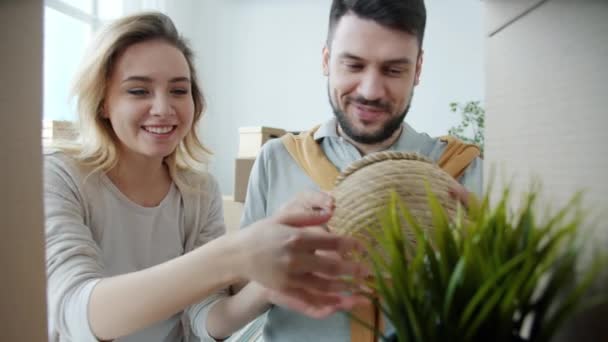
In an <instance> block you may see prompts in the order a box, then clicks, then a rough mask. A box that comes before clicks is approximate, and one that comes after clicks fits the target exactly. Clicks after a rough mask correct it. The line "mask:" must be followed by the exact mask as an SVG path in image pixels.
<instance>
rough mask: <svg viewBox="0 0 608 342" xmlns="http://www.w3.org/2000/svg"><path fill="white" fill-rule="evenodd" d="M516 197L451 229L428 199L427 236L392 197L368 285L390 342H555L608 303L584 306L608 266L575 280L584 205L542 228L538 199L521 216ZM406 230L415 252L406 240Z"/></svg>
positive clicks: (485, 207) (530, 199)
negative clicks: (576, 320) (569, 322)
mask: <svg viewBox="0 0 608 342" xmlns="http://www.w3.org/2000/svg"><path fill="white" fill-rule="evenodd" d="M509 197H510V196H509V192H508V191H505V192H504V193H503V195H502V198H501V199H500V201H499V203H498V205H497V206H496V207H495V208H490V205H489V199H488V196H486V197H485V198H484V199H483V200H482V201H481V202H477V201H474V200H473V203H470V204H469V209H467V210H466V211H467V212H466V215H465V212H464V210H460V212H459V214H458V215H457V217H456V218H454V219H451V218H449V217H448V216H447V214H446V212H445V211H444V210H443V208H442V206H441V205H440V204H439V201H438V200H437V198H436V197H435V196H434V195H433V194H432V193H430V192H429V195H428V201H429V207H430V209H431V212H432V214H433V220H434V221H433V229H432V232H428V233H427V232H423V231H422V229H421V227H420V226H419V225H418V223H417V222H416V219H415V218H413V217H412V215H410V213H409V212H408V210H407V208H405V207H404V205H403V204H402V202H401V201H400V200H399V198H398V196H397V195H396V194H395V193H393V195H392V196H391V200H390V203H388V205H387V206H386V208H384V209H383V211H382V212H381V214H380V215H379V223H380V224H381V226H382V228H383V230H382V231H381V232H379V233H377V235H376V236H375V238H376V239H377V241H378V242H379V244H380V246H381V249H376V250H370V257H371V260H372V264H373V271H374V274H375V277H374V278H375V280H373V281H371V282H370V283H369V284H367V285H368V287H369V288H371V289H372V290H373V292H375V293H376V294H377V297H375V296H371V295H370V296H369V297H370V299H372V300H373V301H374V302H375V304H376V305H377V306H378V307H379V308H380V310H381V311H382V312H383V313H384V314H385V315H386V317H388V319H389V320H390V321H391V322H392V324H393V325H394V327H395V330H396V335H395V336H394V337H393V338H390V339H389V337H387V336H381V337H382V338H383V340H384V341H399V342H406V341H408V342H409V341H424V342H434V341H456V342H458V341H497V342H499V341H505V342H506V341H509V342H510V341H549V340H550V338H551V337H552V336H553V335H554V333H555V332H556V331H557V328H558V327H559V326H560V325H561V324H562V323H563V322H564V320H565V319H566V318H568V317H569V316H570V315H572V314H574V313H576V312H577V310H582V309H583V308H585V306H586V305H592V304H597V303H598V301H604V300H605V299H606V298H605V297H601V298H599V297H598V298H594V299H589V298H587V297H585V300H583V298H584V297H583V296H584V295H585V294H586V292H587V290H588V289H589V287H590V286H591V285H592V282H593V280H594V279H595V277H596V276H597V275H598V273H599V272H600V270H601V268H602V267H603V265H606V263H605V261H606V260H605V259H602V258H600V257H597V258H594V262H593V264H592V265H591V267H590V268H589V269H588V270H586V271H584V272H583V273H582V274H581V275H580V277H576V276H575V275H576V274H577V272H576V267H577V262H578V260H579V256H580V255H581V247H582V244H583V241H582V239H581V236H580V234H579V227H580V226H581V222H582V220H583V217H584V215H583V214H582V211H581V210H580V206H579V204H580V196H575V197H574V198H573V199H572V200H571V201H570V203H568V205H566V206H565V207H564V208H563V209H561V210H560V211H559V212H557V213H556V214H554V215H552V216H550V217H549V218H548V220H547V221H546V222H544V223H538V222H537V219H536V217H537V216H538V215H537V214H538V212H537V211H536V209H535V208H536V207H535V202H536V201H537V192H532V193H530V194H529V195H527V197H526V201H525V204H524V205H523V207H522V209H521V210H520V211H518V212H516V213H514V214H509V210H508V202H509ZM406 223H407V225H408V226H409V227H411V229H413V230H414V232H415V234H416V240H417V242H416V244H415V245H414V244H413V243H411V242H408V241H407V240H406V239H405V236H404V233H403V229H402V227H403V225H404V224H406ZM406 260H407V262H406ZM353 319H357V318H356V317H353ZM525 321H529V322H528V323H529V327H528V328H529V329H527V332H523V331H524V330H526V329H525V328H524V322H525ZM377 333H378V334H379V335H380V333H379V332H377Z"/></svg>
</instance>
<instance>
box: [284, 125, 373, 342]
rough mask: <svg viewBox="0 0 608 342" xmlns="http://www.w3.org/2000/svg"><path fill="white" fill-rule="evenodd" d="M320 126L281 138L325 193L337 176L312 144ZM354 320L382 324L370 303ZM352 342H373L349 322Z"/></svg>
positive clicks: (363, 329)
mask: <svg viewBox="0 0 608 342" xmlns="http://www.w3.org/2000/svg"><path fill="white" fill-rule="evenodd" d="M318 128H319V126H317V127H315V128H313V129H311V130H310V131H307V132H302V133H300V134H298V135H294V134H286V135H283V136H282V137H281V141H282V142H283V146H285V148H286V149H287V152H289V154H290V155H291V157H292V158H293V159H294V160H295V161H296V163H298V165H299V166H300V167H301V168H302V170H304V172H306V174H307V175H308V176H309V177H310V178H311V179H312V180H313V181H314V182H315V183H316V184H317V185H318V186H319V187H320V188H321V189H322V190H324V191H331V190H332V189H333V188H334V185H335V181H336V178H338V176H339V175H340V172H339V171H338V169H337V168H336V166H335V165H334V164H332V163H331V162H330V161H329V159H327V156H326V155H325V153H324V152H323V149H321V146H319V144H318V143H317V142H316V141H315V139H314V135H315V132H316V131H317V129H318ZM351 313H352V314H353V315H354V316H355V317H357V318H358V319H360V320H363V321H364V322H366V323H367V324H369V325H370V326H373V327H375V328H381V326H382V320H381V318H382V317H381V316H380V312H379V310H378V309H377V308H376V307H375V306H374V305H373V304H372V303H371V302H370V303H368V304H364V305H361V306H359V307H357V308H355V309H354V310H353V311H352V312H351ZM350 336H351V342H375V341H376V337H375V335H374V332H373V331H371V330H369V329H368V328H367V327H365V326H363V325H361V324H359V323H358V322H357V321H355V320H351V322H350Z"/></svg>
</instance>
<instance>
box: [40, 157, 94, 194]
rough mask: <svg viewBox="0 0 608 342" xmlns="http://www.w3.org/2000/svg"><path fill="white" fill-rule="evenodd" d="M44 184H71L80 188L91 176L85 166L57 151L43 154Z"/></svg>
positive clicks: (88, 168)
mask: <svg viewBox="0 0 608 342" xmlns="http://www.w3.org/2000/svg"><path fill="white" fill-rule="evenodd" d="M43 163H44V177H45V180H44V181H45V184H48V185H51V184H55V183H61V184H64V185H65V184H71V185H72V186H75V187H80V186H81V185H82V184H84V181H85V179H89V178H90V176H92V170H91V168H90V167H88V166H85V165H84V164H83V163H81V162H80V161H79V160H77V159H76V158H75V157H74V156H72V155H71V154H70V153H67V152H65V151H62V150H59V149H48V150H45V151H44V152H43Z"/></svg>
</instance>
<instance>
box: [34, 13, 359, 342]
mask: <svg viewBox="0 0 608 342" xmlns="http://www.w3.org/2000/svg"><path fill="white" fill-rule="evenodd" d="M74 89H75V95H76V97H77V100H78V113H79V123H80V139H79V140H78V142H77V143H75V144H72V145H63V146H62V147H60V148H58V149H56V150H55V151H54V152H49V153H46V155H45V174H44V176H45V178H44V187H45V188H44V201H45V215H46V250H47V274H48V300H49V330H50V337H51V340H52V341H78V342H86V341H98V340H120V341H142V342H143V341H146V342H147V341H171V342H173V341H182V340H184V339H185V337H186V335H189V334H190V333H194V335H196V336H198V337H199V338H202V339H212V337H211V336H209V335H208V333H207V329H206V317H207V311H206V309H205V307H206V306H205V305H203V304H204V301H205V299H206V298H208V297H209V296H210V295H212V294H213V293H216V292H217V291H219V290H221V289H223V288H226V287H227V286H228V285H230V284H232V283H236V282H241V281H246V280H250V281H253V282H255V283H257V284H258V291H259V293H262V294H264V295H265V296H266V299H267V300H269V301H270V302H274V303H277V304H284V305H288V306H290V307H292V309H295V310H301V311H302V312H305V313H306V312H309V313H310V312H317V313H318V311H317V310H322V311H324V312H332V311H335V310H339V309H343V308H346V309H348V308H350V307H352V305H353V304H354V299H352V298H349V297H347V296H343V295H341V294H340V293H342V291H343V290H344V289H345V285H344V284H343V283H342V282H340V281H339V280H337V279H339V276H341V275H349V276H359V275H361V273H362V270H361V269H360V267H359V266H358V265H356V264H354V263H352V262H349V261H347V260H342V259H339V258H338V259H336V258H335V257H329V256H326V255H335V253H317V252H318V251H329V252H343V251H346V250H349V249H352V248H359V247H358V246H357V245H356V243H355V242H354V241H352V240H349V239H346V238H339V237H336V236H333V235H331V234H329V233H327V232H325V231H324V230H323V229H321V228H320V227H319V226H320V225H322V224H323V223H324V222H326V221H327V219H328V218H329V217H330V216H331V213H332V210H333V200H332V198H331V197H329V196H328V195H326V194H322V193H310V194H305V195H302V196H300V197H299V198H297V199H296V200H294V201H293V202H291V203H290V204H287V205H286V206H285V208H284V209H283V210H282V211H280V212H279V213H278V214H276V215H274V216H273V217H271V218H269V219H265V220H263V221H259V222H256V223H254V224H252V226H251V227H250V228H249V229H244V230H242V231H240V232H238V233H235V234H232V235H229V236H224V235H223V234H224V223H223V217H222V202H221V196H220V192H219V190H218V185H217V183H216V181H215V180H214V179H213V177H211V176H210V175H209V174H207V173H205V172H203V171H201V170H203V167H204V164H203V162H204V160H205V156H206V155H207V153H208V151H207V150H206V149H205V148H204V147H203V146H202V144H201V143H200V141H199V139H198V137H197V134H196V130H195V126H196V124H197V123H198V121H199V119H200V117H201V115H202V112H203V110H204V108H205V102H204V99H203V94H202V92H201V87H200V85H199V83H198V81H197V79H196V72H195V68H194V64H193V57H192V52H191V50H190V48H189V47H188V46H187V44H186V43H185V42H184V40H183V39H182V38H181V37H180V36H179V34H178V33H177V31H176V29H175V27H174V25H173V23H172V22H171V20H170V19H169V18H168V17H167V16H165V15H163V14H158V13H147V14H140V15H135V16H130V17H126V18H123V19H120V20H118V21H116V22H114V23H113V24H111V25H109V27H108V28H107V29H106V30H104V31H103V32H102V33H101V35H100V36H99V37H98V40H97V41H96V42H94V43H93V45H92V49H91V51H90V53H89V55H88V56H87V57H86V58H85V59H84V63H83V66H82V69H81V72H80V73H79V75H78V77H77V81H76V84H75V88H74ZM315 251H317V252H315ZM302 280H306V284H303V282H302ZM182 322H185V323H189V324H182ZM188 325H189V326H190V327H191V329H185V328H184V327H187V326H188Z"/></svg>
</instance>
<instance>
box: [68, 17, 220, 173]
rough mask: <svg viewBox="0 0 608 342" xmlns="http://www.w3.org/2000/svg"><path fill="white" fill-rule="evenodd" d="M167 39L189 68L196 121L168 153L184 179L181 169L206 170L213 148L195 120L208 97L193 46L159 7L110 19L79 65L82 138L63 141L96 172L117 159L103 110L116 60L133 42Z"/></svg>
mask: <svg viewBox="0 0 608 342" xmlns="http://www.w3.org/2000/svg"><path fill="white" fill-rule="evenodd" d="M149 40H163V41H165V42H167V43H169V44H171V45H173V46H174V47H175V48H177V49H178V50H180V51H181V52H182V53H183V55H184V57H185V58H186V61H187V62H188V66H189V68H190V79H191V93H192V98H193V100H194V118H193V121H192V127H191V128H190V130H189V132H188V133H187V135H186V136H185V137H184V139H183V140H182V141H181V142H180V144H179V146H178V147H177V148H176V150H175V151H173V153H171V154H170V155H169V156H167V157H166V158H165V163H166V164H167V167H168V169H169V172H170V174H171V177H172V178H173V180H174V181H175V182H178V183H180V182H181V183H182V184H183V181H184V179H180V177H179V172H178V171H181V170H191V171H195V172H196V171H202V170H203V169H205V165H206V161H207V157H208V156H209V154H210V151H209V150H208V149H207V148H205V147H204V146H203V144H202V143H201V141H200V140H199V138H198V136H197V134H196V129H195V127H196V125H197V123H198V122H199V120H200V118H201V116H202V114H203V111H204V110H205V107H206V104H205V98H204V96H203V93H202V89H201V87H200V85H199V83H198V80H197V76H196V69H195V66H194V61H193V58H194V57H193V52H192V50H191V49H190V47H189V46H188V43H187V42H186V40H185V39H184V38H183V37H182V36H180V34H179V33H178V32H177V29H176V28H175V25H174V24H173V22H172V21H171V19H170V18H169V17H168V16H166V15H164V14H162V13H157V12H149V13H140V14H136V15H131V16H127V17H124V18H121V19H118V20H116V21H114V22H113V23H111V24H110V25H108V26H107V27H106V28H105V29H104V30H103V31H102V32H101V33H100V34H99V35H98V36H97V38H96V40H95V41H94V42H93V43H92V44H91V46H90V50H89V51H88V53H87V54H86V55H85V57H84V59H83V62H82V64H81V67H80V70H79V71H78V73H77V75H76V78H75V83H74V86H73V89H72V96H74V97H76V99H77V111H78V124H79V127H78V129H79V138H78V140H77V141H76V142H75V143H73V144H69V145H68V144H65V143H64V144H60V145H58V146H57V147H59V148H60V149H61V150H63V151H64V152H66V153H68V154H69V155H71V156H72V157H74V158H75V159H76V160H77V161H79V162H80V163H81V164H84V165H86V166H89V167H92V169H93V171H92V172H97V171H102V172H107V171H109V170H110V169H112V168H113V167H114V166H116V164H117V162H118V158H119V156H118V152H119V150H118V138H117V137H116V135H115V133H114V130H113V129H112V126H111V124H110V122H109V120H108V119H106V118H104V117H103V115H102V110H103V102H104V96H105V94H106V91H107V88H108V80H109V78H110V75H111V73H112V71H113V70H112V69H113V67H114V65H115V63H116V60H117V59H118V57H119V56H120V54H121V53H122V52H124V51H125V49H127V48H128V47H129V46H131V45H133V44H136V43H140V42H144V41H149Z"/></svg>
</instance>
